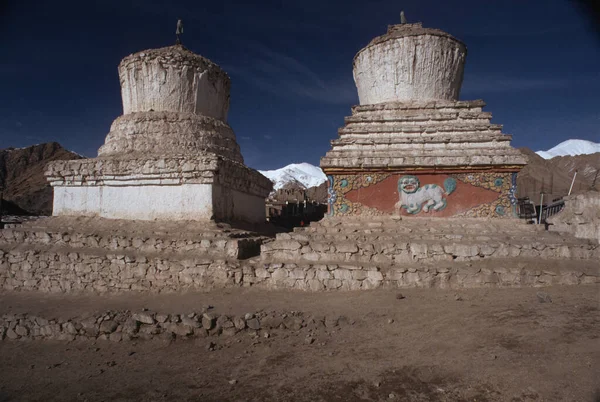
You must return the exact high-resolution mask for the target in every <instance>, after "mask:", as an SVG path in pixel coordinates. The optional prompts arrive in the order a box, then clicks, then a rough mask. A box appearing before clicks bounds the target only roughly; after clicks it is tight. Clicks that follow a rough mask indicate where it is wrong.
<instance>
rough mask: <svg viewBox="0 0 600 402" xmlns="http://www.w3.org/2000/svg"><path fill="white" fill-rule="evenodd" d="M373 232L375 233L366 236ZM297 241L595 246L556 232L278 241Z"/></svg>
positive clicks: (318, 236) (297, 236)
mask: <svg viewBox="0 0 600 402" xmlns="http://www.w3.org/2000/svg"><path fill="white" fill-rule="evenodd" d="M365 232H373V233H365ZM285 240H295V241H297V242H300V243H301V244H306V243H308V242H310V243H311V244H312V243H328V244H334V245H335V244H341V243H397V244H402V243H404V244H406V243H415V242H430V243H438V244H446V243H449V242H461V243H469V242H494V243H512V244H514V243H520V244H567V245H580V244H590V243H592V244H594V243H593V242H590V241H588V240H586V239H577V238H574V237H571V236H569V237H562V236H560V235H558V234H556V233H552V232H545V233H539V235H536V236H535V237H533V236H532V235H531V234H528V233H514V234H508V233H487V234H484V233H481V234H459V233H399V232H392V231H376V230H365V231H364V232H359V233H312V234H310V235H308V234H303V233H289V234H281V235H279V236H278V237H277V238H276V241H285Z"/></svg>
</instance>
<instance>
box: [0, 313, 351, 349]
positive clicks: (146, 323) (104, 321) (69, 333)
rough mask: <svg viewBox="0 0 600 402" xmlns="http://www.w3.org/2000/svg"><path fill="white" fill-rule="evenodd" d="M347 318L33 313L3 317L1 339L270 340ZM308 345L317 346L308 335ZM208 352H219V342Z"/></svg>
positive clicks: (330, 325)
mask: <svg viewBox="0 0 600 402" xmlns="http://www.w3.org/2000/svg"><path fill="white" fill-rule="evenodd" d="M352 323H353V322H351V321H349V320H348V319H347V318H346V317H343V316H328V317H324V316H323V317H322V316H312V315H305V314H303V313H302V312H297V311H294V312H291V311H287V312H282V311H261V312H257V313H246V314H245V315H243V316H231V315H225V314H217V313H215V312H212V311H211V310H210V309H206V308H204V309H202V311H201V312H190V313H187V314H166V313H156V312H152V311H147V310H144V311H139V312H131V311H128V310H121V311H105V312H101V313H95V314H92V315H86V316H78V317H73V318H68V319H67V318H54V317H47V316H46V317H42V316H40V315H32V314H5V315H2V316H0V341H2V340H25V339H31V340H38V339H54V340H60V341H73V340H76V339H85V340H100V341H102V340H110V341H113V342H120V341H128V340H137V339H141V340H150V339H162V340H171V339H175V338H179V339H190V338H207V337H208V338H209V339H214V338H215V337H218V336H224V337H229V336H233V335H236V334H238V333H246V334H248V335H251V336H254V337H258V336H263V337H269V336H270V332H271V331H276V332H277V331H287V332H292V331H299V330H301V329H302V328H307V329H309V330H310V332H311V333H313V335H314V333H315V332H318V331H319V330H321V329H323V330H324V329H326V328H328V329H332V328H336V327H337V328H338V329H340V327H343V326H344V325H347V324H352ZM305 342H307V343H312V342H314V336H310V335H308V336H307V337H306V340H305ZM206 347H207V349H210V350H212V349H216V348H218V346H217V344H215V343H213V342H208V343H207V346H206Z"/></svg>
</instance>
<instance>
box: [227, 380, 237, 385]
mask: <svg viewBox="0 0 600 402" xmlns="http://www.w3.org/2000/svg"><path fill="white" fill-rule="evenodd" d="M229 383H230V384H231V385H235V384H237V380H229Z"/></svg>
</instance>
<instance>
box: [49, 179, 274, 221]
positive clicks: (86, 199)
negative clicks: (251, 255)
mask: <svg viewBox="0 0 600 402" xmlns="http://www.w3.org/2000/svg"><path fill="white" fill-rule="evenodd" d="M53 207H54V210H53V215H55V216H62V215H66V216H69V215H77V216H100V217H103V218H109V219H139V220H196V221H204V220H210V219H212V218H216V219H226V220H230V219H233V220H243V221H247V222H264V221H265V204H264V198H261V197H257V196H253V195H250V194H246V193H242V192H240V191H236V190H229V189H226V190H223V188H222V187H221V186H217V185H213V184H182V185H177V186H169V185H161V186H157V185H143V186H106V185H105V186H55V187H54V205H53Z"/></svg>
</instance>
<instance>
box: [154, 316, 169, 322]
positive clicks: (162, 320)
mask: <svg viewBox="0 0 600 402" xmlns="http://www.w3.org/2000/svg"><path fill="white" fill-rule="evenodd" d="M168 319H169V314H156V321H157V322H159V323H161V324H162V323H165V322H167V320H168Z"/></svg>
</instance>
